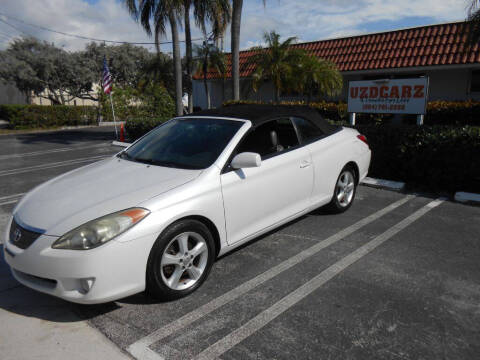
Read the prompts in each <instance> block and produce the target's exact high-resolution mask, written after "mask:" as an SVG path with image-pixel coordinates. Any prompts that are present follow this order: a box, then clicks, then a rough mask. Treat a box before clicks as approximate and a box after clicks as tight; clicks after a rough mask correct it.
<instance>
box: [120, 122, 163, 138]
mask: <svg viewBox="0 0 480 360" xmlns="http://www.w3.org/2000/svg"><path fill="white" fill-rule="evenodd" d="M167 120H168V118H165V117H161V118H160V117H159V118H131V119H128V120H127V122H126V123H125V131H126V132H127V135H128V138H129V140H130V141H135V140H137V139H138V138H140V137H142V136H143V135H145V134H146V133H147V132H149V131H150V130H152V129H154V128H155V127H157V126H158V125H160V124H162V123H163V122H165V121H167Z"/></svg>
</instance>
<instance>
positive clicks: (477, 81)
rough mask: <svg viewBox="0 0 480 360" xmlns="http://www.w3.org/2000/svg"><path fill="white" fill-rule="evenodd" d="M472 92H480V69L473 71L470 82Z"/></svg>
mask: <svg viewBox="0 0 480 360" xmlns="http://www.w3.org/2000/svg"><path fill="white" fill-rule="evenodd" d="M470 92H480V70H475V71H472V81H471V82H470Z"/></svg>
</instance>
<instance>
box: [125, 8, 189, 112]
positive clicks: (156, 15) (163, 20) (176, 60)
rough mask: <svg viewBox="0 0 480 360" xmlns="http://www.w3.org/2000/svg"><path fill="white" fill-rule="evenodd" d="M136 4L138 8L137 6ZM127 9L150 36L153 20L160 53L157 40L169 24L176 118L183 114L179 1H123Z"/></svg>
mask: <svg viewBox="0 0 480 360" xmlns="http://www.w3.org/2000/svg"><path fill="white" fill-rule="evenodd" d="M137 2H138V6H137ZM125 4H126V5H127V9H128V11H129V12H130V14H132V16H133V17H134V19H135V20H136V21H139V22H140V23H141V24H142V26H143V29H144V30H145V32H146V33H147V34H148V35H149V36H151V35H152V29H151V27H150V20H153V23H154V26H155V29H154V35H155V44H156V47H157V51H160V46H159V39H160V37H161V36H164V35H165V33H166V25H167V23H170V28H171V32H172V46H173V64H174V74H175V105H176V106H175V108H176V113H177V116H180V115H182V114H183V104H182V62H181V61H182V60H181V58H180V42H179V37H178V25H177V22H178V21H179V17H180V14H181V13H182V5H183V4H182V1H181V0H164V1H161V0H125Z"/></svg>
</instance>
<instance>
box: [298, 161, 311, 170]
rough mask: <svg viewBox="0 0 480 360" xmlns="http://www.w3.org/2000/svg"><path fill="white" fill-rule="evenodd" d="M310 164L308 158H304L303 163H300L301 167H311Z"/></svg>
mask: <svg viewBox="0 0 480 360" xmlns="http://www.w3.org/2000/svg"><path fill="white" fill-rule="evenodd" d="M309 166H310V161H307V160H303V161H302V162H301V163H300V168H302V169H303V168H306V167H309Z"/></svg>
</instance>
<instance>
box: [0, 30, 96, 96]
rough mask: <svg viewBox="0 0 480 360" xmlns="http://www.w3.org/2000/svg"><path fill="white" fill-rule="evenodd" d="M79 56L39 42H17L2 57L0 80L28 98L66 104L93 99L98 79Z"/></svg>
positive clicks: (25, 40) (29, 40)
mask: <svg viewBox="0 0 480 360" xmlns="http://www.w3.org/2000/svg"><path fill="white" fill-rule="evenodd" d="M84 66H85V64H84V61H83V59H82V57H81V56H79V55H78V54H76V53H73V54H72V53H68V52H66V51H65V50H63V49H60V48H57V47H55V46H54V45H52V44H49V43H47V42H40V41H39V40H37V39H35V38H22V39H16V40H14V42H13V43H11V44H10V46H9V47H8V48H7V50H5V51H4V52H3V53H2V57H1V59H0V78H1V79H2V80H4V81H5V82H9V83H13V84H15V86H16V87H17V88H18V89H19V90H20V91H22V92H23V93H24V94H25V95H27V97H30V95H31V94H32V93H33V95H36V96H39V97H41V98H44V99H48V100H50V101H52V103H53V104H66V103H68V102H69V101H71V100H72V99H74V98H81V99H92V98H94V96H92V94H90V92H91V90H92V85H93V83H94V82H95V77H94V75H93V72H92V71H91V69H90V68H88V67H84Z"/></svg>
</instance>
